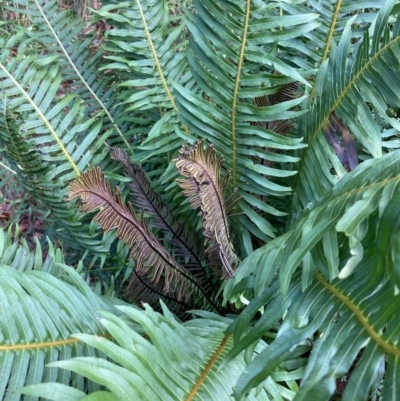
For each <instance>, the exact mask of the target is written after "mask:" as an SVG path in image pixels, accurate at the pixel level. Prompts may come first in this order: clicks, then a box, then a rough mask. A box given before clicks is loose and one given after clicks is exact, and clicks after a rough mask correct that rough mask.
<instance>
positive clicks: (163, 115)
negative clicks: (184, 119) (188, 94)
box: [96, 0, 190, 162]
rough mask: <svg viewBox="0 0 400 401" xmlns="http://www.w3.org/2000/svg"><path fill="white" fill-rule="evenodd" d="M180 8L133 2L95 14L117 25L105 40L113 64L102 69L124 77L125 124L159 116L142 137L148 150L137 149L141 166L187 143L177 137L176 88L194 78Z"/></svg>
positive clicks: (151, 0) (140, 0)
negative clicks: (132, 117)
mask: <svg viewBox="0 0 400 401" xmlns="http://www.w3.org/2000/svg"><path fill="white" fill-rule="evenodd" d="M175 8H176V5H175V4H174V3H173V2H169V1H160V0H135V1H133V0H131V1H125V2H118V3H116V4H110V5H105V6H104V7H102V8H101V9H100V10H98V11H96V13H97V14H98V16H99V17H100V18H106V19H107V21H109V23H110V24H112V26H113V27H112V28H111V29H110V30H109V31H108V33H107V37H106V47H105V49H106V50H107V51H108V52H109V53H108V55H107V56H106V59H107V60H109V62H108V63H106V65H105V66H104V67H102V69H103V70H107V71H109V70H112V71H118V73H119V74H120V75H121V76H122V80H120V82H119V83H118V89H119V90H120V95H119V97H120V99H121V104H122V105H123V106H124V112H123V113H122V114H121V116H120V120H121V121H124V118H128V116H129V113H130V112H136V113H139V112H146V113H147V112H148V111H149V110H152V111H153V112H154V113H155V114H154V120H153V121H152V123H151V125H150V126H149V131H150V132H149V134H148V135H147V137H144V138H141V141H143V140H144V144H143V145H144V147H141V146H139V148H138V149H136V153H137V152H139V154H138V155H137V156H136V157H135V159H134V161H136V162H142V161H143V160H145V159H147V158H149V157H151V156H153V157H154V155H155V154H158V155H159V154H163V155H166V154H168V152H171V153H173V152H174V151H175V150H177V149H178V148H179V147H180V146H181V144H182V139H181V138H179V137H176V136H175V135H173V131H174V125H178V124H179V121H178V119H177V106H176V100H175V96H174V94H173V83H175V82H180V83H185V82H187V80H188V78H190V76H188V75H187V61H186V57H185V52H184V49H185V47H186V41H185V37H184V36H185V32H184V28H185V25H184V23H183V21H182V18H180V17H179V15H178V16H176V17H175V16H173V13H172V12H171V9H175ZM147 144H150V145H149V146H150V149H149V148H148V146H147Z"/></svg>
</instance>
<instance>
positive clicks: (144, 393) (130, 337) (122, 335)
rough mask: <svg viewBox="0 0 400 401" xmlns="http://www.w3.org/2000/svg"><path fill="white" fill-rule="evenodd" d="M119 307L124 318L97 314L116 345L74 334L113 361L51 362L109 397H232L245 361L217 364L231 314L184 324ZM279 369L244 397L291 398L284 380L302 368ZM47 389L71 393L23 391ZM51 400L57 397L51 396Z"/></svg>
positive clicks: (156, 400) (261, 400)
mask: <svg viewBox="0 0 400 401" xmlns="http://www.w3.org/2000/svg"><path fill="white" fill-rule="evenodd" d="M118 309H119V310H120V311H121V312H123V313H124V314H125V315H126V317H127V318H125V321H124V320H122V319H121V318H118V317H116V316H115V315H112V314H110V313H104V314H103V316H104V317H103V318H102V319H101V322H102V323H103V324H104V326H105V327H106V328H107V331H108V332H110V333H111V334H112V336H113V338H115V339H116V341H117V342H118V344H116V343H114V342H111V341H109V340H107V339H105V338H99V337H94V336H90V335H83V334H81V335H77V338H79V339H80V340H82V341H84V342H86V343H87V344H88V345H90V346H93V347H96V348H97V349H98V350H100V351H101V352H103V353H104V354H105V355H107V356H108V357H109V358H110V359H113V360H114V361H115V363H111V362H107V361H105V360H102V359H99V358H74V359H71V360H70V361H65V362H57V363H56V364H54V365H53V366H57V367H62V368H64V369H69V370H72V371H74V372H79V373H80V374H84V375H85V376H87V377H88V378H91V380H95V381H97V382H98V383H99V384H101V385H103V386H106V387H107V388H108V390H109V393H107V397H108V396H110V398H106V399H107V400H108V399H110V400H115V399H118V400H122V399H124V400H132V401H133V400H135V401H136V400H143V401H144V400H148V401H172V400H187V401H189V400H194V399H202V400H207V401H208V400H210V401H211V400H213V399H218V400H221V401H224V400H229V401H231V400H232V397H231V394H232V388H233V386H234V383H235V381H236V379H237V377H238V375H239V374H240V372H241V371H243V369H244V368H245V366H246V363H245V362H244V360H243V359H244V358H243V355H240V356H239V357H238V358H236V359H235V360H234V361H233V362H232V363H231V364H230V365H228V366H225V367H221V360H222V358H223V355H224V354H225V353H226V352H227V350H229V349H230V347H231V346H232V338H231V337H230V336H225V335H224V331H225V329H226V327H227V326H228V324H229V323H230V321H231V320H230V319H227V318H221V317H218V316H215V315H213V314H211V313H201V316H202V318H199V319H195V320H192V321H189V322H186V323H184V324H182V323H178V322H177V321H176V320H175V318H174V317H173V316H172V315H171V313H170V312H169V311H168V309H166V308H165V307H164V308H163V310H164V314H165V316H162V315H160V314H158V313H155V312H154V311H153V310H152V309H151V308H150V307H148V306H146V309H145V311H136V310H134V309H132V308H129V307H118ZM132 321H133V322H137V323H139V324H140V325H142V327H143V328H144V329H145V331H146V338H143V337H141V336H139V335H138V334H137V333H136V332H135V331H133V330H132V329H131V327H130V326H129V324H127V323H130V322H132ZM176 344H179V347H176ZM265 347H266V344H265V343H263V342H261V343H260V344H259V345H258V346H257V347H256V349H255V350H254V352H256V353H257V352H260V351H261V350H262V349H264V348H265ZM277 373H278V374H277V377H276V379H275V380H274V379H270V380H269V381H268V382H267V383H266V385H265V386H261V387H260V388H259V389H258V391H257V392H256V391H251V393H250V395H249V396H248V398H247V399H248V400H249V401H256V400H257V401H268V400H274V401H278V399H279V397H278V396H277V394H284V396H285V397H287V398H288V399H290V398H292V397H293V395H294V391H293V390H292V389H291V388H293V387H292V386H291V384H289V386H290V387H287V384H288V383H291V379H292V378H293V379H295V378H296V377H301V372H299V371H298V372H296V373H295V374H291V373H287V372H285V371H280V372H277ZM279 373H280V375H279ZM221 378H222V379H221ZM279 382H281V383H279ZM171 383H173V385H171ZM52 386H53V387H52ZM51 388H56V389H58V390H59V391H60V393H59V394H60V395H61V394H62V395H63V397H65V396H66V395H67V394H73V392H71V391H70V390H69V389H68V388H67V387H66V386H57V387H55V386H54V384H52V385H47V384H42V385H37V386H31V387H27V388H25V389H23V390H22V391H23V393H24V394H31V395H36V396H39V395H40V396H43V395H44V394H47V395H50V393H49V389H51ZM293 389H294V388H293ZM60 395H58V396H60ZM79 395H80V394H78V393H76V395H74V398H71V399H73V400H75V399H76V400H78V399H80V398H78V396H79ZM102 395H103V394H102ZM80 396H81V395H80ZM92 396H93V397H96V396H100V393H97V392H94V393H93V394H92ZM50 399H55V398H54V396H53V397H52V396H51V395H50Z"/></svg>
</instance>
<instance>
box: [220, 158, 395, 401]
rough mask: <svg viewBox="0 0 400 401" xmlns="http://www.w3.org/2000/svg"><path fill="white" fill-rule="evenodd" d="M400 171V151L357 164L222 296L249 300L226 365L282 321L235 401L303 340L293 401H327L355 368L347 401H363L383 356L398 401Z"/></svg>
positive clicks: (388, 392) (388, 393)
mask: <svg viewBox="0 0 400 401" xmlns="http://www.w3.org/2000/svg"><path fill="white" fill-rule="evenodd" d="M399 166H400V151H395V152H392V153H390V154H387V155H385V156H383V157H382V158H380V159H371V160H368V161H366V162H364V163H362V164H360V165H359V166H358V167H357V168H356V169H355V170H353V171H352V172H350V173H348V174H347V175H346V176H345V177H343V178H342V179H341V181H339V182H338V183H337V184H336V185H335V186H334V187H333V189H332V190H331V192H330V193H329V194H327V195H326V197H325V198H323V199H322V200H320V201H319V202H318V203H316V204H315V205H314V206H313V207H312V208H311V210H307V209H306V210H304V211H303V213H302V214H301V215H300V216H299V218H298V220H297V222H296V223H295V224H294V225H293V227H292V228H291V229H290V230H288V231H287V233H286V234H284V235H283V236H281V237H279V238H278V239H276V240H274V241H272V242H270V243H269V244H268V245H266V246H265V247H263V248H261V249H259V250H258V251H257V252H255V253H254V254H253V255H251V256H250V257H249V258H248V259H246V260H245V261H244V263H243V265H242V266H240V267H239V270H238V277H237V278H236V280H235V281H234V282H231V283H228V285H227V286H226V288H225V295H226V297H228V298H229V297H232V296H233V295H235V294H237V293H238V292H243V291H244V290H245V294H246V296H247V297H248V298H250V299H251V298H253V297H254V300H253V301H251V302H250V305H249V306H248V311H247V312H246V310H245V311H244V312H243V316H242V317H241V318H239V320H240V319H241V321H240V322H239V321H238V322H236V323H235V326H232V330H233V331H234V332H235V336H236V339H237V341H238V342H237V345H235V348H234V349H233V351H232V352H231V354H230V355H229V356H228V359H229V358H231V357H234V356H235V355H236V354H237V353H238V352H241V350H243V349H244V348H245V347H247V346H249V345H250V344H252V343H253V342H254V341H257V339H258V338H260V337H261V336H262V335H263V334H262V333H265V331H266V330H269V329H270V328H271V327H272V325H273V322H275V321H276V320H277V319H279V316H284V315H285V317H284V321H283V324H282V325H281V327H280V329H279V332H278V335H277V337H276V340H274V341H273V342H272V343H271V344H270V345H269V347H268V351H264V352H262V353H261V354H260V355H259V356H258V357H256V358H255V359H254V361H253V362H252V363H251V364H250V365H249V370H248V371H247V372H246V373H245V374H243V376H242V377H241V378H240V379H239V381H238V384H237V387H236V390H235V393H236V396H237V399H238V400H239V399H241V397H242V396H243V394H245V392H246V391H247V390H248V389H250V388H252V387H254V386H256V385H257V384H258V383H260V382H261V381H262V380H264V379H265V378H266V377H268V375H270V374H271V373H272V372H273V371H274V369H275V367H276V366H277V364H278V363H279V361H280V358H281V357H282V356H283V355H285V353H286V352H288V351H289V350H293V347H296V346H297V345H299V344H302V342H303V341H305V340H306V339H307V338H308V339H310V340H311V341H314V340H315V345H314V347H313V350H312V352H311V356H310V358H309V361H308V365H307V368H306V371H305V377H304V378H303V381H302V385H301V388H300V390H299V392H298V394H297V395H296V397H295V398H294V400H295V401H297V400H309V399H312V400H317V401H318V400H321V401H322V400H326V399H328V397H330V395H331V394H332V393H333V391H334V390H335V387H336V380H338V379H339V378H340V377H341V376H342V375H344V374H345V373H347V372H348V371H349V370H350V367H351V366H352V369H351V370H352V372H351V374H350V375H349V377H350V378H349V379H348V383H347V386H346V390H345V393H344V395H343V399H344V400H367V399H368V397H369V395H370V392H371V391H373V390H374V388H373V385H374V383H376V381H378V383H379V382H380V380H381V379H383V377H382V374H383V373H382V372H381V373H380V376H377V375H378V372H379V371H380V370H381V365H382V363H384V362H383V359H382V358H384V354H386V355H387V362H388V366H387V369H386V376H385V378H384V396H383V397H384V399H387V400H393V401H394V400H395V399H396V396H395V395H394V394H395V393H396V392H397V391H399V374H398V371H399V360H400V359H399V356H400V350H399V348H398V342H399V340H400V324H399V319H398V313H397V311H398V309H399V307H400V304H399V297H398V288H399V286H400V281H399V273H398V268H397V264H398V260H399V259H398V258H399V257H398V252H399V251H398V243H399V241H398V238H399V221H400V220H399V218H400V207H399V205H400V197H399V190H398V189H399V185H400V167H399ZM296 269H297V271H298V272H297V273H295V272H296ZM278 275H279V278H278ZM246 282H248V283H250V282H251V283H252V285H247V286H246V284H245V283H246ZM279 287H280V288H281V291H277V289H279ZM253 288H254V292H253ZM247 289H248V290H247ZM246 290H247V291H246ZM302 290H303V291H304V292H303V294H301V291H302ZM262 307H266V312H265V315H264V316H263V317H262V318H261V319H260V320H259V321H258V322H257V324H256V325H255V326H254V330H252V331H251V332H250V334H249V335H248V336H246V335H243V331H242V329H240V328H242V327H245V325H246V323H245V322H250V320H251V318H252V316H254V314H255V313H256V311H257V310H259V309H260V308H262ZM240 330H241V331H240ZM315 333H317V334H315ZM360 380H362V381H363V385H362V388H363V389H362V390H361V388H360V386H359V383H360ZM385 397H386V398H385Z"/></svg>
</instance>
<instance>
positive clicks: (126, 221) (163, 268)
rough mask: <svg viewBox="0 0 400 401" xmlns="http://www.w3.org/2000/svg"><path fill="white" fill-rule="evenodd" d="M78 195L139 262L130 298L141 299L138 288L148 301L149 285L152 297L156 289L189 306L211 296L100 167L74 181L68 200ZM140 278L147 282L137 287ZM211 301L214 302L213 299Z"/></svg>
mask: <svg viewBox="0 0 400 401" xmlns="http://www.w3.org/2000/svg"><path fill="white" fill-rule="evenodd" d="M78 197H79V198H81V199H82V201H83V205H82V206H81V210H82V211H84V212H92V211H94V210H96V209H100V212H99V213H98V214H97V215H96V216H95V218H94V219H93V220H94V221H96V222H98V224H99V225H100V226H102V227H103V230H104V231H105V232H108V231H110V230H113V229H115V228H116V229H117V234H116V235H117V237H118V238H119V239H121V240H122V241H123V242H124V243H125V244H127V245H128V246H129V248H131V252H130V258H132V259H134V260H135V261H136V268H135V269H136V271H135V276H134V277H133V278H132V279H131V280H130V283H129V285H128V289H127V295H128V296H129V297H130V298H131V299H134V300H136V299H137V298H138V294H137V291H138V290H139V292H141V295H142V296H141V298H140V299H141V300H142V301H144V302H146V301H147V300H148V299H146V297H147V296H146V294H145V293H144V291H143V289H144V287H147V291H146V292H148V293H149V296H148V297H147V298H149V300H150V298H151V294H152V293H153V292H157V293H158V294H159V295H163V296H165V298H166V300H170V301H174V302H176V303H178V304H179V305H181V304H185V305H186V306H187V307H192V306H194V305H196V297H197V299H199V298H201V299H209V297H208V296H207V294H206V292H205V290H203V289H202V287H201V283H199V282H198V280H196V278H195V277H194V276H193V275H192V274H191V273H190V272H189V271H188V270H187V269H185V268H184V267H182V266H180V265H179V264H178V263H177V262H176V261H175V260H174V259H173V258H172V257H171V256H170V255H169V253H168V252H167V251H166V250H165V248H164V247H163V246H162V245H161V244H160V242H159V241H158V239H157V238H156V237H155V236H154V235H153V234H152V233H151V231H150V230H149V227H148V224H147V222H146V221H145V220H144V219H143V218H142V220H141V221H140V222H139V220H138V218H137V217H136V214H135V211H134V209H133V206H132V204H131V203H129V206H126V205H125V204H124V202H123V200H122V198H121V192H120V190H119V188H118V187H117V188H115V190H114V193H112V192H111V188H110V185H109V183H108V182H106V181H105V179H104V176H103V174H102V172H101V169H100V168H99V167H96V168H94V169H91V170H88V171H87V172H85V173H83V174H82V175H81V176H80V177H79V178H77V179H75V180H74V181H73V182H72V183H71V185H70V187H69V196H68V200H72V199H75V198H78ZM138 280H139V282H140V283H141V284H146V285H144V287H143V285H141V286H140V288H136V286H135V284H136V283H137V281H138ZM161 283H162V284H161ZM210 302H211V303H212V301H211V300H210Z"/></svg>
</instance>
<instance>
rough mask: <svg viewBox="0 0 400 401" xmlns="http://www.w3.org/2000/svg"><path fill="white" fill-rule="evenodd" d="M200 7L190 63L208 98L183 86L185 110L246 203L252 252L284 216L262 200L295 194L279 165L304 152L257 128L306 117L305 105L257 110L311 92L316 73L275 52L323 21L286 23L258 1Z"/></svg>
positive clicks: (193, 18)
mask: <svg viewBox="0 0 400 401" xmlns="http://www.w3.org/2000/svg"><path fill="white" fill-rule="evenodd" d="M193 6H194V9H195V10H196V12H193V13H191V12H188V13H187V14H188V22H187V25H188V28H189V30H190V32H191V34H192V36H191V38H190V50H189V52H188V56H187V57H188V60H189V64H190V69H191V73H192V75H193V77H194V79H195V80H196V82H197V85H199V86H200V88H201V93H196V91H192V90H190V89H189V88H187V87H185V88H183V87H182V86H176V92H175V93H176V97H177V101H178V108H179V110H180V116H181V118H182V120H183V121H184V122H185V124H186V125H187V126H188V127H189V128H190V130H191V131H192V132H193V133H194V134H195V135H196V136H199V137H201V138H206V139H207V141H209V142H211V143H213V144H214V146H215V147H216V149H217V150H218V151H219V152H221V153H222V154H223V155H224V157H225V160H226V164H225V168H226V170H228V171H229V172H230V173H231V177H232V178H231V185H232V186H233V188H237V189H238V191H239V194H240V196H242V197H243V200H242V201H241V202H240V204H239V207H238V209H239V211H243V212H245V215H246V217H244V216H242V217H240V223H238V227H240V229H239V228H238V229H237V231H238V233H239V231H240V234H239V237H240V242H242V243H243V244H244V245H245V248H247V249H248V250H249V249H251V244H250V242H249V238H250V234H253V235H255V236H256V237H259V238H263V239H267V238H270V237H273V236H274V232H275V228H274V227H273V226H272V225H271V224H270V223H269V222H268V220H267V219H266V215H267V214H272V215H274V214H275V215H278V216H279V215H281V214H282V213H281V212H280V211H278V210H276V209H275V208H274V207H273V206H272V205H269V204H268V203H264V202H262V201H261V198H263V197H267V198H270V197H271V196H284V195H288V194H290V188H289V187H287V186H285V185H281V184H280V183H278V182H276V179H280V178H283V177H288V176H291V175H293V174H295V172H294V171H292V170H290V169H284V168H281V166H280V165H279V163H281V162H286V163H292V162H295V161H296V160H297V159H296V158H294V157H293V156H292V155H290V150H293V149H297V148H298V147H301V146H302V145H301V144H300V141H301V140H300V139H299V138H294V137H289V136H288V137H284V136H282V135H279V134H278V133H276V132H273V131H271V130H270V129H266V128H265V126H263V124H254V123H266V122H271V121H276V120H289V119H292V118H295V117H297V116H299V115H300V114H302V111H301V110H298V109H296V106H298V105H299V104H300V103H301V102H302V101H303V99H304V97H302V96H300V97H296V98H293V99H290V100H288V101H286V102H283V103H279V104H274V105H268V106H264V107H257V106H256V105H254V100H255V99H256V98H259V97H262V96H268V95H273V94H275V93H277V92H279V90H281V89H282V88H283V86H284V85H285V84H289V83H293V82H296V81H298V82H300V83H301V84H302V85H303V87H304V86H308V85H309V84H308V83H307V80H306V79H305V77H306V76H307V74H310V71H302V72H301V73H300V72H299V71H297V70H295V69H294V68H292V67H291V66H289V65H288V64H285V63H284V62H282V61H281V60H280V59H279V58H278V57H277V56H276V53H275V52H274V49H275V46H276V44H277V43H279V42H280V41H283V40H287V39H290V38H295V37H297V36H301V35H302V34H303V33H305V32H309V31H311V30H313V29H315V27H316V26H317V25H318V23H316V22H315V19H316V18H317V14H313V13H309V14H302V15H301V16H298V17H296V18H293V17H288V16H280V15H279V13H280V12H279V6H278V4H274V5H271V4H269V5H268V6H267V4H265V3H263V2H252V1H250V0H249V1H240V2H225V1H224V2H219V1H208V0H204V1H203V0H198V1H197V0H196V1H194V2H193ZM277 73H279V74H277ZM273 150H276V151H289V154H279V153H275V152H274V151H273ZM270 161H274V162H276V164H275V166H274V167H268V163H269V162H270Z"/></svg>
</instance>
